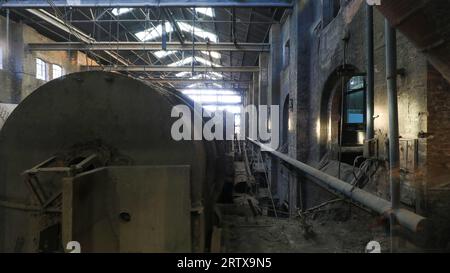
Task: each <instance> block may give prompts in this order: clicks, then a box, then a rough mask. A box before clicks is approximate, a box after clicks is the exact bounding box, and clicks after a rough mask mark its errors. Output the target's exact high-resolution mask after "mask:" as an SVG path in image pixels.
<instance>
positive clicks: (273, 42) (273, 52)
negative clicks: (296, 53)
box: [268, 24, 283, 105]
mask: <svg viewBox="0 0 450 273" xmlns="http://www.w3.org/2000/svg"><path fill="white" fill-rule="evenodd" d="M269 43H270V58H269V75H268V77H269V79H268V81H269V98H268V104H269V105H280V72H281V68H282V60H283V56H282V51H283V50H282V48H283V45H282V41H281V26H280V24H274V25H272V27H271V28H270V35H269Z"/></svg>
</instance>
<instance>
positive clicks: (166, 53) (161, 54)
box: [153, 50, 177, 59]
mask: <svg viewBox="0 0 450 273" xmlns="http://www.w3.org/2000/svg"><path fill="white" fill-rule="evenodd" d="M175 53H177V51H172V50H169V51H167V50H158V51H155V52H154V53H153V54H155V56H156V57H158V58H160V59H161V58H164V57H166V56H169V55H172V54H175Z"/></svg>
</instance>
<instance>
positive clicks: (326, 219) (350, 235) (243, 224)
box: [222, 205, 389, 253]
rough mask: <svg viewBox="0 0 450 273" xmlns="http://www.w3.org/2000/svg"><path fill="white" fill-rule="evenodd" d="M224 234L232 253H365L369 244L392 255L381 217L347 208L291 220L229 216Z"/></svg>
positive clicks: (338, 208)
mask: <svg viewBox="0 0 450 273" xmlns="http://www.w3.org/2000/svg"><path fill="white" fill-rule="evenodd" d="M222 235H223V238H222V239H223V252H229V253H250V252H257V253H289V252H292V253H363V252H365V248H366V245H367V244H368V243H369V242H370V241H377V242H379V243H380V245H381V251H382V252H389V237H388V235H387V233H386V231H385V226H384V225H383V224H382V223H381V222H380V218H379V217H377V216H372V215H370V214H368V213H366V212H364V211H361V210H360V209H357V208H352V209H349V207H348V206H345V205H344V206H340V207H337V208H334V209H330V210H324V211H319V212H316V213H314V214H308V215H305V216H304V217H303V218H300V217H296V218H291V219H288V218H275V217H269V216H257V217H253V216H249V215H242V214H226V215H223V233H222Z"/></svg>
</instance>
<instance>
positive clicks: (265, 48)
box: [27, 42, 270, 52]
mask: <svg viewBox="0 0 450 273" xmlns="http://www.w3.org/2000/svg"><path fill="white" fill-rule="evenodd" d="M166 46H167V47H166V50H179V51H192V44H181V43H177V42H168V43H166ZM194 47H195V49H196V50H201V51H254V52H270V44H268V43H236V44H235V43H228V42H225V43H223V42H222V43H210V44H207V43H199V42H195V43H194ZM27 49H28V50H32V51H65V50H90V51H92V50H146V51H158V50H161V49H162V47H161V42H89V43H79V42H55V43H29V44H28V45H27Z"/></svg>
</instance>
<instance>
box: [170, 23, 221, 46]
mask: <svg viewBox="0 0 450 273" xmlns="http://www.w3.org/2000/svg"><path fill="white" fill-rule="evenodd" d="M177 24H178V26H179V27H180V29H181V30H182V31H186V32H189V33H192V32H194V35H195V36H198V37H200V38H203V39H205V40H206V39H208V40H209V41H210V42H214V43H217V40H218V39H217V35H216V34H214V33H212V32H209V31H206V30H203V29H201V28H198V27H194V26H192V25H189V24H187V23H185V22H177Z"/></svg>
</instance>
